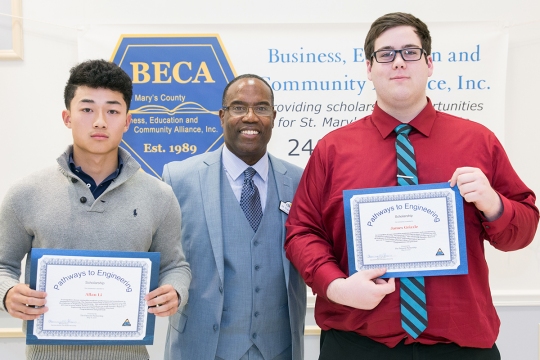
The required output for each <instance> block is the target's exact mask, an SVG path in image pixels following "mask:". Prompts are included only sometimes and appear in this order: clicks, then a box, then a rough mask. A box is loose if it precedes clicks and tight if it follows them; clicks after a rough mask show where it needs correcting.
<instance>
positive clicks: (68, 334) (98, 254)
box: [26, 248, 160, 345]
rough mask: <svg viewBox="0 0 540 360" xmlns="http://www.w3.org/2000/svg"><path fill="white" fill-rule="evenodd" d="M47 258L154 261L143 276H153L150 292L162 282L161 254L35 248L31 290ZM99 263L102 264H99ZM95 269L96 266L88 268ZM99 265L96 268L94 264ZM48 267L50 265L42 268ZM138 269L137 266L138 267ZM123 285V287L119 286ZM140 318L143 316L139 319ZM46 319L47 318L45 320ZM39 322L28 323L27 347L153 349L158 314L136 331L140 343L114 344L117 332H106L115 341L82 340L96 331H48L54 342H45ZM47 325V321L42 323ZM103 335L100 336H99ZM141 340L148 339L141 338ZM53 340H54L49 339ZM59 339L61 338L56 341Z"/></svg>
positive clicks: (135, 341) (34, 287)
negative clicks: (125, 346)
mask: <svg viewBox="0 0 540 360" xmlns="http://www.w3.org/2000/svg"><path fill="white" fill-rule="evenodd" d="M44 255H53V256H80V257H92V258H104V259H103V260H104V261H105V262H106V261H107V259H106V258H126V259H128V258H129V259H134V263H136V262H137V261H136V259H149V260H150V261H151V265H150V267H149V269H147V268H146V267H144V268H143V269H142V270H141V272H142V276H149V277H150V291H152V290H154V289H156V288H157V287H158V281H159V266H160V254H159V253H157V252H124V251H91V250H63V249H39V248H34V249H32V252H31V254H30V259H31V265H30V288H31V289H36V284H37V270H38V260H39V259H41V258H42V257H43V256H44ZM98 263H99V262H98ZM83 265H85V266H86V265H87V263H84V264H83ZM88 265H89V266H91V265H92V264H88ZM94 265H95V264H94ZM41 266H42V267H43V266H45V267H46V266H47V265H41ZM107 266H111V265H110V264H107ZM135 267H136V265H135ZM148 270H149V271H148ZM119 284H120V285H121V283H120V282H119ZM145 295H146V294H142V292H141V294H140V299H141V300H140V304H139V308H140V311H139V313H140V314H141V313H142V311H143V310H144V311H147V310H146V309H147V306H146V303H145V302H144V299H142V297H144V296H145ZM139 316H140V315H139ZM41 318H43V316H42V317H41ZM39 320H40V319H36V320H31V321H28V322H27V329H26V344H36V345H44V344H48V345H152V344H153V343H154V328H155V321H156V318H155V315H154V314H150V313H148V314H147V320H146V328H140V329H136V331H138V332H139V334H143V335H140V336H139V338H138V339H134V340H129V339H127V340H126V339H125V338H123V339H119V340H112V339H114V337H115V333H117V332H116V331H104V332H103V333H104V334H105V336H106V337H107V338H110V339H111V340H103V339H98V340H87V339H86V338H85V339H80V335H79V334H83V335H88V333H96V332H93V331H81V330H73V331H69V330H61V331H48V333H50V335H52V337H53V339H51V338H47V339H41V338H39V337H38V336H36V335H34V327H35V326H37V328H38V329H39ZM41 322H43V321H41ZM98 333H100V332H98ZM141 336H144V337H142V338H141ZM49 337H51V336H49ZM55 337H58V338H57V339H55Z"/></svg>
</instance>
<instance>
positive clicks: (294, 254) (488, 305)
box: [285, 99, 539, 348]
mask: <svg viewBox="0 0 540 360" xmlns="http://www.w3.org/2000/svg"><path fill="white" fill-rule="evenodd" d="M399 124H400V122H399V121H398V120H396V119H395V118H393V117H392V116H390V115H388V114H387V113H385V112H384V111H383V110H381V109H380V108H379V107H378V106H377V105H375V109H374V111H373V113H372V114H371V115H370V116H366V117H365V118H363V119H360V120H358V121H355V122H353V123H352V124H349V125H347V126H344V127H342V128H340V129H337V130H335V131H333V132H331V133H329V134H327V135H326V136H325V137H324V138H323V139H322V140H320V141H319V143H318V144H317V147H316V148H315V150H314V152H313V154H312V155H311V158H310V159H309V162H308V164H307V166H306V169H305V171H304V174H303V176H302V179H301V181H300V185H299V187H298V190H297V192H296V196H295V197H294V201H293V205H292V209H291V211H290V214H289V217H288V220H287V224H286V227H287V240H286V243H285V249H286V253H287V258H289V260H290V261H291V262H292V263H293V264H294V266H295V267H296V268H297V269H298V270H299V272H300V274H301V275H302V277H303V278H304V280H305V281H306V283H307V284H308V285H309V286H310V287H311V288H312V290H313V292H314V293H315V294H317V302H316V305H315V319H316V321H317V324H318V325H319V326H320V327H321V329H323V330H328V329H337V330H343V331H354V332H357V333H358V334H360V335H363V336H367V337H369V338H371V339H373V340H375V341H378V342H381V343H384V344H386V345H387V346H389V347H394V346H396V345H397V344H398V343H399V342H400V341H401V340H403V339H406V340H405V343H406V344H410V343H413V342H420V343H423V344H435V343H449V342H453V343H456V344H458V345H460V346H467V347H477V348H491V347H492V346H493V344H494V343H495V340H496V338H497V335H498V333H499V325H500V321H499V318H498V316H497V313H496V311H495V307H494V306H493V301H492V299H491V291H490V288H489V282H488V266H487V263H486V260H485V256H484V240H487V241H489V243H490V244H491V245H492V246H494V247H496V248H497V249H499V250H503V251H510V250H517V249H521V248H523V247H525V246H527V245H528V244H529V243H530V242H531V241H532V240H533V238H534V234H535V232H536V227H537V225H538V219H539V218H538V209H537V208H536V206H535V205H534V203H535V195H534V193H533V192H532V191H531V190H530V189H529V188H528V187H527V186H525V184H524V183H523V182H522V181H521V179H520V178H519V177H518V175H517V174H516V172H515V171H514V169H513V168H512V165H511V164H510V161H509V160H508V157H507V155H506V153H505V151H504V149H503V147H502V145H501V144H500V142H499V141H498V139H497V138H496V137H495V135H494V134H493V133H492V132H491V131H490V130H488V129H487V128H485V127H484V126H482V125H480V124H478V123H475V122H472V121H469V120H465V119H461V118H458V117H455V116H452V115H449V114H445V113H442V112H439V111H436V110H435V109H434V108H433V106H432V104H431V101H429V99H428V104H427V106H426V107H425V108H424V109H423V110H422V112H421V113H420V114H418V116H416V118H414V119H413V120H412V121H411V122H410V123H409V124H410V125H411V126H412V127H413V130H412V131H411V133H410V135H409V139H410V141H411V143H412V145H413V146H414V150H415V153H416V163H417V170H418V180H419V184H429V183H440V182H446V181H449V180H450V178H451V176H452V174H453V173H454V171H455V170H456V168H458V167H464V166H470V167H477V168H479V169H481V170H482V171H483V172H484V174H485V175H486V177H487V178H488V180H489V182H490V184H491V185H492V187H493V188H494V189H495V190H496V191H497V192H498V193H499V195H500V198H501V200H502V204H503V207H504V211H503V213H502V215H501V216H500V217H499V218H498V219H497V220H495V221H491V222H489V221H487V219H485V218H484V217H483V215H482V214H481V212H480V211H478V210H477V209H476V207H475V206H474V205H473V204H470V203H466V202H465V203H464V213H465V232H466V243H467V256H468V264H469V273H468V275H454V276H434V277H426V278H425V285H426V298H427V309H428V314H429V315H428V318H429V320H428V326H427V329H426V330H425V331H424V332H423V333H422V334H421V335H420V336H419V337H418V338H417V339H416V340H415V339H413V338H411V337H408V336H407V334H406V333H405V331H404V330H403V329H402V328H401V320H400V305H399V281H398V280H396V290H395V291H394V292H393V293H391V294H389V295H387V296H386V297H385V298H384V299H383V300H382V301H381V303H380V304H379V305H378V306H377V307H376V308H375V309H373V310H359V309H355V308H351V307H348V306H343V305H339V304H335V303H332V302H330V301H329V300H328V298H327V297H326V290H327V288H328V285H329V284H330V283H331V282H332V281H333V280H335V279H337V278H344V277H347V276H348V261H347V245H346V233H345V222H344V210H343V193H342V192H343V190H346V189H361V188H373V187H384V186H396V185H397V177H396V174H397V163H396V149H395V140H396V134H395V133H394V128H395V127H396V126H397V125H399Z"/></svg>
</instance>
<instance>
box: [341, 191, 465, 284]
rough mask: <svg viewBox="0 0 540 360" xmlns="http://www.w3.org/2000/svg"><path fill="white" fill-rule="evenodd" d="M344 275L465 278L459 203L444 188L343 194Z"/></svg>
mask: <svg viewBox="0 0 540 360" xmlns="http://www.w3.org/2000/svg"><path fill="white" fill-rule="evenodd" d="M343 203H344V208H345V226H346V231H347V251H348V260H349V274H350V275H352V274H354V273H355V272H357V271H362V270H368V269H375V268H382V267H385V268H386V269H387V272H386V274H385V275H384V276H383V277H386V278H388V277H408V276H436V275H460V274H467V273H468V267H467V249H466V243H465V228H464V220H463V198H462V197H461V195H460V194H459V191H458V189H457V186H454V188H451V187H450V185H449V184H448V183H439V184H425V185H411V186H395V187H386V188H371V189H359V190H344V191H343Z"/></svg>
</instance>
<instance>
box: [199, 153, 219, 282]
mask: <svg viewBox="0 0 540 360" xmlns="http://www.w3.org/2000/svg"><path fill="white" fill-rule="evenodd" d="M204 162H205V164H206V165H208V166H207V167H206V168H204V169H202V170H200V171H199V181H200V184H201V193H202V199H203V208H204V215H205V218H206V225H207V228H208V233H209V234H210V243H211V244H212V250H213V253H214V259H215V261H216V266H217V269H218V273H219V278H220V279H221V283H222V284H223V282H224V279H225V275H224V269H223V266H224V265H223V231H222V220H221V194H220V179H221V148H220V149H219V150H217V151H214V152H212V153H211V155H210V156H208V157H207V158H206V159H205V160H204Z"/></svg>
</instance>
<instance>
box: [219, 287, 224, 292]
mask: <svg viewBox="0 0 540 360" xmlns="http://www.w3.org/2000/svg"><path fill="white" fill-rule="evenodd" d="M219 292H220V293H222V294H223V286H220V287H219Z"/></svg>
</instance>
